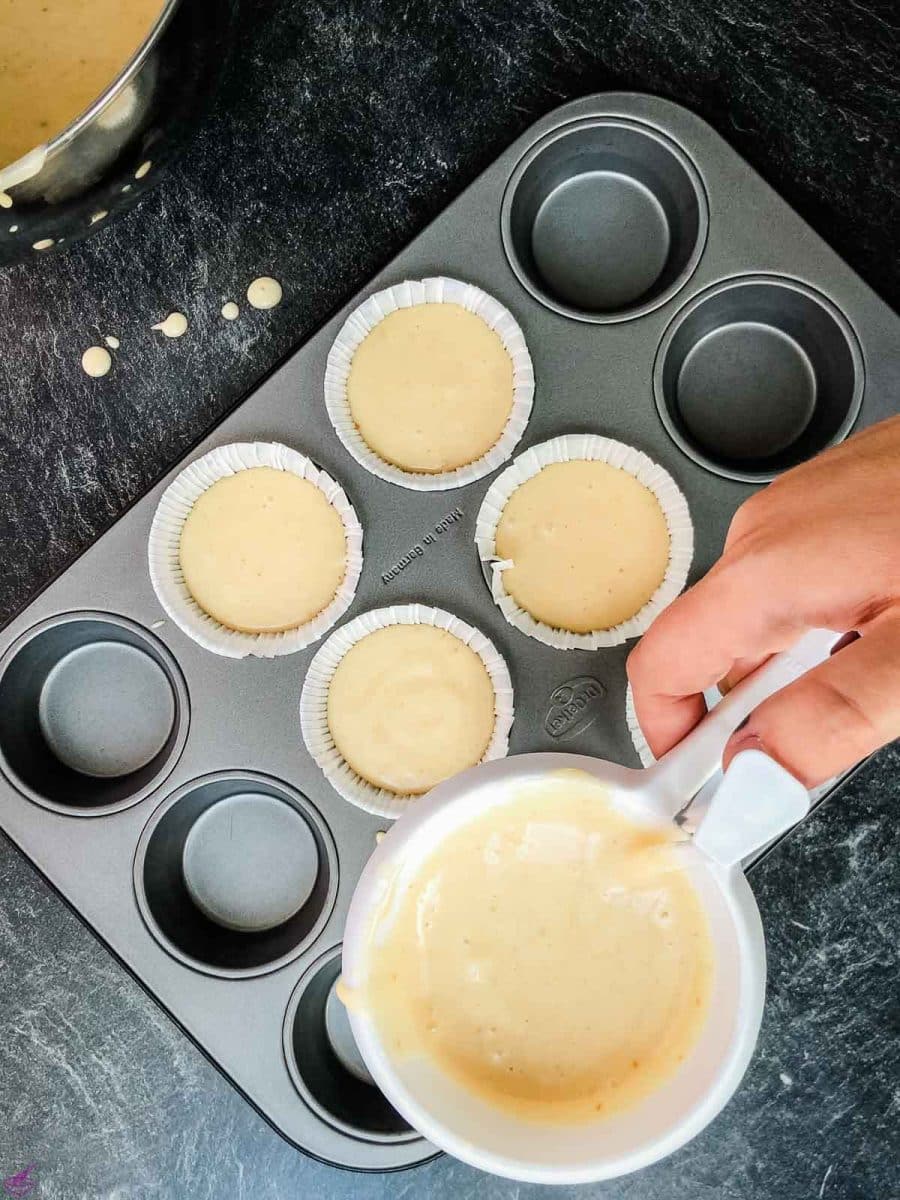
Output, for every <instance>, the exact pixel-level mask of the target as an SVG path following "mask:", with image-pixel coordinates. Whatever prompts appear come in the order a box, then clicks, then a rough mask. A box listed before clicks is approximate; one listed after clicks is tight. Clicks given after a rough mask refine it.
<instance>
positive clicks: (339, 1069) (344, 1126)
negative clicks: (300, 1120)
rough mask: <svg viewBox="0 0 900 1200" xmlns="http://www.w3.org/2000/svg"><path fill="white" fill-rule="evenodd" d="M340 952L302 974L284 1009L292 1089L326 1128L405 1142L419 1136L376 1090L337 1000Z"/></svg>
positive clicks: (334, 951)
mask: <svg viewBox="0 0 900 1200" xmlns="http://www.w3.org/2000/svg"><path fill="white" fill-rule="evenodd" d="M340 973H341V948H340V946H336V947H335V948H334V949H332V950H329V951H328V952H327V953H326V954H324V955H322V957H321V958H319V959H317V960H316V961H315V962H314V963H313V964H312V965H311V966H310V967H309V968H308V969H307V970H306V971H305V972H304V974H303V976H302V978H301V979H300V982H299V983H298V984H297V987H296V990H295V991H294V994H293V996H292V997H291V1001H290V1004H289V1005H288V1011H287V1015H286V1017H285V1024H284V1053H285V1059H286V1061H287V1065H288V1070H289V1072H290V1075H291V1078H292V1080H293V1081H294V1086H295V1087H296V1088H297V1090H298V1091H299V1092H300V1095H301V1096H302V1097H303V1099H304V1100H305V1101H306V1103H307V1104H308V1105H309V1106H310V1108H312V1109H313V1111H314V1112H317V1113H318V1114H319V1115H320V1116H321V1117H322V1118H323V1119H324V1120H325V1121H327V1122H328V1123H329V1124H331V1125H334V1126H336V1127H337V1128H338V1129H340V1130H342V1131H343V1132H345V1133H349V1134H350V1135H352V1136H354V1137H358V1138H362V1139H363V1140H364V1141H370V1142H405V1141H413V1140H418V1139H419V1135H418V1134H417V1133H416V1132H415V1130H413V1129H412V1127H411V1126H410V1125H409V1124H408V1123H407V1122H406V1121H405V1120H404V1119H403V1117H401V1116H400V1114H399V1113H398V1112H397V1111H396V1109H394V1108H393V1106H392V1105H391V1104H390V1103H389V1102H388V1101H387V1100H386V1099H385V1097H384V1096H383V1095H382V1093H381V1092H380V1091H379V1090H378V1088H377V1087H376V1086H375V1083H374V1082H373V1080H372V1077H371V1075H370V1074H369V1072H368V1069H367V1067H366V1065H365V1063H364V1062H363V1060H362V1056H361V1055H360V1053H359V1050H358V1049H357V1047H356V1042H355V1041H354V1038H353V1031H352V1029H351V1027H350V1021H349V1018H348V1016H347V1012H346V1010H345V1008H344V1006H343V1003H342V1002H341V1000H340V998H339V997H338V995H337V992H336V988H337V983H338V980H339V978H340Z"/></svg>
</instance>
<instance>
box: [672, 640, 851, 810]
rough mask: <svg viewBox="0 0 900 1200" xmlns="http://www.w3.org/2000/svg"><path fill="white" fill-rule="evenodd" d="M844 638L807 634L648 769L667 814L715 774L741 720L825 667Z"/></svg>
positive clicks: (743, 683) (750, 677)
mask: <svg viewBox="0 0 900 1200" xmlns="http://www.w3.org/2000/svg"><path fill="white" fill-rule="evenodd" d="M843 636H844V635H843V634H842V633H834V632H833V631H832V630H830V629H811V630H810V631H809V632H808V633H806V634H804V636H803V637H802V638H801V639H800V641H799V642H797V644H796V645H795V646H793V647H792V648H791V649H790V650H785V651H784V652H783V653H781V654H776V655H774V656H773V657H772V658H771V659H769V661H768V662H767V663H765V665H764V666H762V667H760V668H759V669H758V670H757V671H754V672H753V674H752V675H748V676H747V678H746V679H742V680H741V682H740V683H739V684H737V686H736V687H734V688H732V690H731V691H730V692H729V693H728V694H727V695H726V696H725V697H724V698H723V699H722V700H721V701H720V702H719V703H718V704H717V705H716V707H715V708H714V709H712V711H711V712H710V713H709V714H708V715H707V716H706V717H704V718H703V720H702V721H701V722H700V724H699V725H698V726H697V727H696V728H695V729H693V730H692V731H691V732H690V733H689V734H688V735H687V737H686V738H684V739H683V740H682V741H681V742H679V743H678V745H677V746H674V747H673V748H672V749H671V750H670V751H669V753H668V754H665V755H663V757H662V758H661V759H660V760H659V762H658V763H656V765H655V766H653V767H650V768H648V769H649V770H650V771H652V772H653V781H652V788H653V791H654V792H655V793H656V795H657V797H658V799H659V801H660V804H661V805H662V807H663V808H664V809H665V810H666V812H667V813H668V815H670V816H674V815H675V814H676V813H677V812H679V811H680V810H681V809H682V808H684V806H685V805H686V804H687V803H688V802H689V801H690V800H691V799H692V798H693V797H694V796H695V795H696V794H697V792H698V791H699V790H700V788H701V787H702V786H703V785H704V783H706V781H707V780H708V779H709V778H710V776H711V775H712V774H713V773H714V772H715V771H716V770H717V768H718V767H719V765H720V764H721V762H722V754H723V752H724V750H725V746H726V744H727V742H728V739H729V738H730V737H731V735H732V734H733V733H734V731H735V729H737V727H738V725H740V723H741V721H743V720H744V718H745V717H749V715H750V714H751V713H752V712H753V710H754V709H755V708H756V707H758V705H760V704H762V702H763V700H767V699H768V697H769V696H772V695H774V694H775V692H779V691H781V689H782V688H784V687H787V685H788V684H789V683H793V682H794V680H795V679H799V678H800V676H801V675H805V674H806V672H807V671H809V670H810V669H811V668H812V667H815V666H818V665H819V663H822V662H824V661H825V660H826V659H827V658H828V656H829V654H830V653H831V651H832V650H833V649H834V647H835V645H836V644H837V643H838V642H839V641H840V639H841V638H842V637H843Z"/></svg>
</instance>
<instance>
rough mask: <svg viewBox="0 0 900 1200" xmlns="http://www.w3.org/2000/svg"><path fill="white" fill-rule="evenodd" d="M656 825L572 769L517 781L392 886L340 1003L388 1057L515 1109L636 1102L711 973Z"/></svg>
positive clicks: (589, 1116)
mask: <svg viewBox="0 0 900 1200" xmlns="http://www.w3.org/2000/svg"><path fill="white" fill-rule="evenodd" d="M671 829H672V832H670V831H669V829H665V828H664V829H662V830H660V829H659V828H657V827H647V826H644V825H639V824H637V823H635V822H634V821H632V820H631V819H630V818H629V817H627V816H625V815H623V814H622V813H620V812H619V811H617V810H616V809H615V808H614V807H613V806H612V805H611V803H610V801H609V799H608V795H607V793H606V791H605V789H604V788H603V787H602V786H601V785H599V784H598V783H597V782H596V781H594V780H592V779H591V778H590V777H589V776H587V775H585V774H583V773H582V772H578V771H566V772H559V773H558V774H557V775H555V776H552V777H551V778H550V779H548V780H547V781H546V782H545V783H543V784H540V785H537V786H535V787H534V788H531V789H529V790H523V792H522V794H521V796H520V797H516V798H514V799H513V800H512V802H511V803H508V804H504V805H501V806H499V807H496V808H491V809H489V810H488V811H487V812H485V813H484V814H483V815H482V816H481V817H478V818H476V819H475V820H473V821H472V822H471V823H470V824H468V825H466V826H464V827H463V828H462V829H460V830H458V831H457V832H456V833H455V834H453V835H451V836H450V837H448V838H447V839H446V840H445V841H444V842H443V843H442V844H441V845H440V846H439V847H438V848H437V849H436V850H435V852H434V853H433V854H432V856H431V857H430V858H429V859H427V860H426V861H425V863H424V864H423V865H422V866H421V868H420V869H419V871H418V873H417V874H416V875H415V877H414V878H413V880H412V882H411V883H410V885H409V887H408V888H407V889H404V890H402V891H400V892H398V893H397V894H395V895H393V896H391V897H389V899H388V901H387V905H386V910H385V911H384V912H382V913H380V914H378V915H377V916H376V927H375V930H374V932H373V942H372V949H371V955H372V960H371V967H370V974H369V978H368V980H367V982H366V984H365V986H364V988H363V989H362V990H361V992H360V993H358V994H354V996H353V997H352V1000H353V1003H360V1004H363V1005H365V1006H366V1007H367V1008H368V1009H369V1011H370V1012H371V1015H372V1017H373V1019H374V1021H375V1023H376V1025H377V1026H378V1027H379V1031H380V1033H381V1036H382V1038H383V1039H384V1040H385V1044H386V1046H388V1047H390V1048H391V1050H392V1053H393V1054H394V1055H397V1056H401V1057H405V1056H408V1055H412V1056H420V1055H424V1056H427V1057H430V1058H431V1059H432V1060H435V1061H436V1063H437V1064H438V1065H439V1066H440V1068H441V1069H443V1070H444V1071H445V1072H447V1073H449V1074H450V1075H451V1076H453V1077H454V1078H455V1079H456V1080H457V1081H458V1082H459V1083H461V1084H463V1085H464V1086H465V1087H467V1088H468V1089H470V1090H471V1091H472V1092H473V1093H475V1094H477V1095H478V1096H480V1097H481V1098H482V1099H483V1100H485V1101H487V1102H488V1103H489V1104H492V1105H494V1106H495V1107H497V1108H500V1109H504V1110H506V1111H508V1112H511V1113H513V1114H515V1115H517V1116H520V1117H522V1118H525V1119H527V1120H534V1121H538V1122H544V1123H553V1122H563V1121H565V1122H575V1121H590V1120H597V1119H600V1118H605V1117H608V1116H611V1115H612V1114H614V1113H617V1112H620V1111H621V1110H623V1109H626V1108H628V1107H630V1106H632V1105H634V1104H636V1103H638V1102H639V1101H640V1100H642V1099H643V1098H644V1097H646V1096H647V1095H649V1094H650V1093H651V1092H653V1091H655V1090H656V1089H657V1088H658V1087H660V1085H662V1084H663V1083H665V1082H666V1081H667V1080H668V1079H669V1078H671V1076H672V1075H673V1074H674V1073H675V1071H676V1070H677V1069H678V1067H679V1065H680V1063H681V1062H682V1061H683V1060H684V1059H685V1058H686V1057H687V1055H688V1054H689V1053H690V1051H691V1049H692V1047H693V1046H694V1044H695V1042H696V1040H697V1038H698V1036H699V1033H700V1031H701V1029H702V1026H703V1023H704V1021H705V1019H706V1015H707V1011H708V1005H709V999H710V994H711V990H712V982H713V969H714V968H713V951H712V942H711V938H710V933H709V929H708V924H707V920H706V916H705V914H704V912H703V910H702V908H701V905H700V901H699V899H698V897H697V894H696V892H695V890H694V887H693V885H692V884H691V882H690V880H689V879H688V877H687V875H686V873H684V872H683V871H682V870H681V869H680V866H679V854H680V851H679V848H678V847H677V846H676V845H674V844H673V843H674V838H675V834H674V827H671ZM394 918H395V919H394ZM382 923H383V924H382ZM379 926H380V927H381V932H380V933H379Z"/></svg>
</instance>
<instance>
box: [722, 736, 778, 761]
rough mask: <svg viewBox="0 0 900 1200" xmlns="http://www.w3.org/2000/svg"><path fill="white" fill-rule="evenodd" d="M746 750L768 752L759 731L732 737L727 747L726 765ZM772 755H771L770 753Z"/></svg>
mask: <svg viewBox="0 0 900 1200" xmlns="http://www.w3.org/2000/svg"><path fill="white" fill-rule="evenodd" d="M744 750H761V751H762V753H763V754H768V751H767V750H766V748H765V746H764V745H763V740H762V738H761V737H760V736H759V734H757V733H744V734H741V735H740V736H739V737H735V738H732V740H731V741H730V742H729V743H728V745H727V747H726V749H725V766H726V767H727V766H728V765H729V763H731V761H732V759H734V758H735V757H736V756H737V755H738V754H741V753H742V752H743V751H744ZM770 757H771V755H770Z"/></svg>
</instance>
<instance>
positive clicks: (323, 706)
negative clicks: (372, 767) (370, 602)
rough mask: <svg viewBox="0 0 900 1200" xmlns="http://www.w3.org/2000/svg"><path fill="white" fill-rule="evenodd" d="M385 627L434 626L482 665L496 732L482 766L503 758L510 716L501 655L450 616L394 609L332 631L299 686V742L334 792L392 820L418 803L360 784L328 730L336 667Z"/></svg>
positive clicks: (418, 608) (417, 608) (417, 607)
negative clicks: (353, 648)
mask: <svg viewBox="0 0 900 1200" xmlns="http://www.w3.org/2000/svg"><path fill="white" fill-rule="evenodd" d="M389 625H432V626H434V628H435V629H444V630H446V631H447V632H448V633H452V634H453V635H454V637H457V638H459V640H460V641H461V642H464V643H465V645H467V646H469V647H470V648H471V649H472V650H474V651H475V653H476V654H477V655H478V657H479V658H480V659H481V661H482V662H483V663H484V665H485V669H486V670H487V673H488V675H489V676H490V680H491V683H492V685H493V688H494V732H493V733H492V735H491V740H490V742H489V743H488V747H487V750H485V752H484V755H483V756H482V759H481V761H482V762H487V761H488V760H489V759H492V758H504V757H505V756H506V753H507V750H508V748H509V731H510V727H511V726H512V720H513V711H514V710H513V689H512V681H511V679H510V677H509V670H508V668H507V666H506V662H505V661H504V659H503V657H502V655H501V654H500V653H499V651H498V650H497V649H496V647H495V646H494V644H493V642H491V641H490V639H489V638H487V637H485V635H484V634H483V633H480V632H479V631H478V630H477V629H474V628H473V627H472V626H471V625H468V624H466V622H465V621H462V620H460V618H459V617H455V616H453V614H452V613H448V612H445V611H444V610H443V609H440V608H430V607H428V606H427V605H424V604H403V605H392V606H391V607H389V608H378V609H374V610H373V611H372V612H367V613H363V614H362V615H361V616H358V617H356V618H354V620H352V621H349V622H348V623H347V624H346V625H343V626H341V628H340V629H336V630H335V632H334V633H333V634H332V635H331V637H330V638H329V639H328V641H327V642H325V644H324V645H323V646H322V647H320V649H319V650H318V651H317V652H316V654H315V657H314V658H313V660H312V662H311V663H310V665H309V670H308V671H307V673H306V679H305V681H304V683H303V691H302V693H301V695H300V728H301V730H302V732H303V740H304V742H305V743H306V747H307V749H308V750H309V752H310V754H311V755H312V757H313V760H314V761H315V763H316V764H317V766H318V767H319V768H320V769H321V770H322V772H323V774H324V775H325V777H326V779H327V780H328V781H329V783H330V784H331V786H332V787H333V788H334V790H335V791H336V792H338V793H339V794H340V795H341V796H343V797H344V799H345V800H349V801H350V802H351V803H352V804H356V805H358V806H359V807H360V808H363V809H365V810H366V812H370V813H375V814H376V815H377V816H379V817H389V818H390V819H391V820H393V819H394V818H395V817H399V816H400V814H401V813H403V812H404V811H405V810H406V809H407V807H408V806H409V804H410V803H412V802H414V801H415V800H417V799H418V795H415V794H413V795H398V794H397V793H396V792H391V791H388V790H387V789H386V788H379V787H375V785H374V784H371V783H369V782H368V780H366V779H363V778H362V777H361V776H360V775H358V774H357V773H356V772H355V771H354V770H353V768H352V767H351V766H350V765H349V764H348V763H347V761H346V760H345V759H344V757H343V756H342V755H341V753H340V751H339V750H338V748H337V747H336V746H335V744H334V739H333V738H332V736H331V730H330V729H329V727H328V690H329V688H330V687H331V681H332V679H333V678H334V673H335V671H336V670H337V668H338V664H339V663H340V661H341V659H342V658H343V657H344V655H345V654H346V653H347V651H348V650H349V649H350V647H351V646H355V645H356V643H357V642H359V641H362V639H363V638H364V637H366V636H367V635H368V634H370V633H374V632H375V630H376V629H384V628H386V627H387V626H389Z"/></svg>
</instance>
